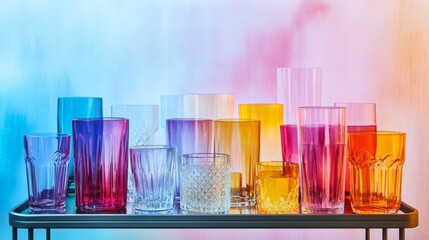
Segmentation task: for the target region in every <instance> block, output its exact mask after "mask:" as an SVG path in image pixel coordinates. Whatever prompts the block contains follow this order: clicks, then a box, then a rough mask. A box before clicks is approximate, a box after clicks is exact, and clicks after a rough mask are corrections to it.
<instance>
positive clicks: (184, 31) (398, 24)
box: [0, 0, 429, 240]
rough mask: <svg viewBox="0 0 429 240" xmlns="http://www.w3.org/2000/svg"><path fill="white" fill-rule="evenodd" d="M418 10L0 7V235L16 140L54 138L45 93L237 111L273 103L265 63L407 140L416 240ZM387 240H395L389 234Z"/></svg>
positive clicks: (139, 233)
mask: <svg viewBox="0 0 429 240" xmlns="http://www.w3.org/2000/svg"><path fill="white" fill-rule="evenodd" d="M428 12H429V2H428V1H424V0H421V1H417V0H416V1H409V0H391V1H343V0H325V1H323V0H320V1H319V0H295V1H293V0H288V1H276V0H272V1H244V0H236V1H229V0H218V1H200V0H195V1H192V0H181V1H170V0H160V1H150V0H124V1H113V0H112V1H83V0H80V1H79V0H78V1H61V2H57V1H13V0H12V1H9V0H3V1H1V2H0V200H1V204H0V236H1V237H2V238H7V237H10V236H11V235H10V234H11V229H10V227H9V226H8V211H9V210H10V208H12V207H13V206H14V205H16V204H17V203H19V202H20V201H22V200H24V199H25V198H26V197H27V192H26V177H25V168H24V160H23V143H22V142H23V140H22V139H23V134H24V133H29V132H52V131H55V130H56V99H57V97H59V96H87V95H90V96H101V97H103V98H104V103H105V109H104V111H105V113H107V114H109V113H110V111H109V108H110V105H111V104H120V103H151V104H154V103H155V104H157V103H159V96H160V95H162V94H184V93H215V92H232V93H235V94H236V103H244V102H275V96H276V86H275V82H276V67H277V66H319V67H323V68H324V78H323V80H324V85H323V102H324V104H332V103H334V102H337V101H373V102H376V103H377V111H378V123H379V126H380V127H379V128H380V129H385V130H400V131H406V132H407V143H408V146H407V159H406V164H405V168H404V175H403V177H404V179H403V186H404V189H403V200H404V201H406V202H408V203H409V204H411V205H412V206H415V207H417V208H418V209H419V211H420V226H419V227H418V228H416V229H411V230H407V231H406V232H407V237H408V238H409V239H425V238H427V236H429V220H428V219H429V214H428V212H429V204H428V202H429V188H428V187H427V184H428V182H429V161H428V159H427V156H429V148H428V147H427V145H428V143H429V124H428V123H429V97H428V91H429V81H428V78H429V17H428V16H429V14H427V13H428ZM20 234H22V235H25V233H24V232H23V231H20ZM36 234H41V235H43V233H41V232H39V231H36ZM71 234H73V235H71ZM22 235H21V236H22ZM373 235H375V236H374V238H375V237H379V236H380V234H379V231H377V232H376V231H373ZM36 236H37V235H36ZM43 236H44V235H43ZM52 236H53V239H59V238H61V239H76V238H77V237H84V238H86V239H89V238H93V239H117V238H118V237H121V238H128V239H141V238H142V237H146V238H150V239H156V238H158V239H189V238H192V239H223V238H232V237H233V238H236V239H249V240H251V239H298V238H301V239H331V238H332V237H334V236H335V238H337V239H345V238H347V239H349V240H353V239H363V237H364V232H363V230H162V231H161V230H95V231H94V230H82V231H72V230H54V231H53V233H52ZM38 237H41V236H38ZM390 237H391V239H397V231H396V230H394V231H393V230H392V231H391V232H390Z"/></svg>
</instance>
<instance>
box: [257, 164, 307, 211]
mask: <svg viewBox="0 0 429 240" xmlns="http://www.w3.org/2000/svg"><path fill="white" fill-rule="evenodd" d="M298 177H299V165H298V164H297V163H286V162H285V163H284V162H281V161H272V162H260V163H258V165H257V166H256V196H257V211H258V213H261V214H298V213H299V203H298V196H299V195H298V192H299V191H298V189H299V187H298V186H299V183H298Z"/></svg>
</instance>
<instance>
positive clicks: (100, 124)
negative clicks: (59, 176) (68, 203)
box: [73, 118, 128, 212]
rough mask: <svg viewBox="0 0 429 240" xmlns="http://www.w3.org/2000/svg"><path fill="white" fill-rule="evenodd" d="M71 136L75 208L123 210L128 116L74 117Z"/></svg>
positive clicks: (103, 210) (126, 165)
mask: <svg viewBox="0 0 429 240" xmlns="http://www.w3.org/2000/svg"><path fill="white" fill-rule="evenodd" d="M73 137H74V150H75V159H76V165H75V180H76V208H77V211H78V212H123V211H125V207H126V204H127V176H128V173H127V170H128V119H124V118H92V119H91V118H88V119H75V120H73Z"/></svg>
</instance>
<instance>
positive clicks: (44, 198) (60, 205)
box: [24, 133, 70, 213]
mask: <svg viewBox="0 0 429 240" xmlns="http://www.w3.org/2000/svg"><path fill="white" fill-rule="evenodd" d="M24 148H25V166H26V170H27V183H28V202H29V205H30V213H65V205H66V195H67V179H68V175H67V169H68V164H69V156H70V155H69V154H70V135H68V134H57V133H45V134H27V135H25V136H24Z"/></svg>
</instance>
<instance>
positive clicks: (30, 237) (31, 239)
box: [28, 228, 34, 240]
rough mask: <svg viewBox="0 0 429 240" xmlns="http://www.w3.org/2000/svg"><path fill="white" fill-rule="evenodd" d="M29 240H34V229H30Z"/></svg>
mask: <svg viewBox="0 0 429 240" xmlns="http://www.w3.org/2000/svg"><path fill="white" fill-rule="evenodd" d="M28 240H34V228H29V229H28Z"/></svg>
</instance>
